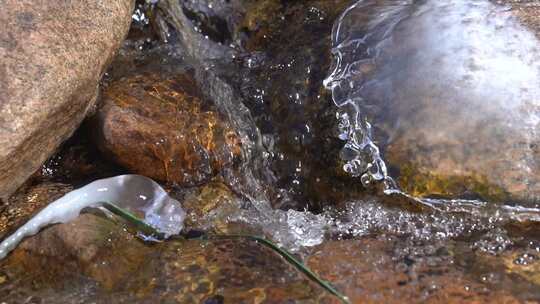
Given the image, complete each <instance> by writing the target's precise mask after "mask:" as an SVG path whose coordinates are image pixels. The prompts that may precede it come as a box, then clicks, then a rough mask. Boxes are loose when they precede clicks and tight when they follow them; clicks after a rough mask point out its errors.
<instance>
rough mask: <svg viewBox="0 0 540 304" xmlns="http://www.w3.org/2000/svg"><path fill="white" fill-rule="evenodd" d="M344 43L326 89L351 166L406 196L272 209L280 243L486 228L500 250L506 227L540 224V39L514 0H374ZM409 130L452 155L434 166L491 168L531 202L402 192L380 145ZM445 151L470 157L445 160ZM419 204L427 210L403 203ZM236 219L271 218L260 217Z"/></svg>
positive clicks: (351, 16)
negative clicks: (510, 5) (339, 207)
mask: <svg viewBox="0 0 540 304" xmlns="http://www.w3.org/2000/svg"><path fill="white" fill-rule="evenodd" d="M332 43H333V54H334V56H335V62H334V66H333V69H332V71H331V73H330V75H329V76H328V78H327V79H326V80H325V86H326V87H327V88H328V89H330V90H331V91H332V97H333V101H334V103H335V104H336V105H337V106H338V113H337V117H338V119H339V122H340V123H339V138H340V139H342V140H343V141H344V142H345V144H344V147H343V149H342V153H341V156H342V158H343V160H344V161H345V162H346V164H345V165H344V170H345V171H346V172H348V173H350V174H351V175H352V176H354V177H360V181H361V182H362V183H363V184H364V185H366V186H369V185H370V184H373V183H380V182H382V183H384V185H385V187H384V189H385V194H386V195H388V196H390V197H391V198H390V200H395V204H394V205H393V206H392V205H388V204H383V203H381V202H380V199H372V200H370V199H368V200H365V199H362V200H361V201H356V202H350V203H349V204H347V208H346V211H339V212H336V211H332V210H330V209H329V210H328V211H327V212H325V213H323V214H320V215H317V216H315V215H311V214H309V213H307V212H305V213H301V212H296V211H288V212H282V211H279V210H278V211H267V212H265V214H266V215H268V214H269V213H268V212H271V213H272V215H271V216H270V218H271V219H272V221H271V222H268V221H266V222H265V223H266V224H265V225H266V227H267V229H265V230H267V231H268V232H269V233H270V234H272V235H273V237H274V238H275V239H276V240H278V241H280V242H281V243H282V244H285V245H288V246H289V247H290V248H293V249H295V248H298V246H300V247H301V246H305V245H312V244H318V243H320V242H322V240H323V238H322V235H324V234H325V233H330V234H332V235H341V236H344V235H352V236H359V235H364V234H369V233H372V232H374V231H379V232H386V233H397V234H403V235H409V236H412V237H413V238H415V239H425V240H428V239H431V240H435V239H450V238H456V237H464V236H471V235H473V234H477V233H478V232H480V233H481V234H484V233H485V232H486V231H490V230H493V231H496V232H492V233H491V234H489V236H486V237H488V238H490V239H493V242H491V241H490V242H478V243H477V245H478V246H480V247H482V245H481V244H484V245H485V248H483V249H485V250H486V251H493V248H503V249H504V248H506V247H507V245H508V244H511V243H512V241H511V240H509V239H508V238H507V237H503V236H502V235H505V234H506V232H505V230H504V228H501V227H503V226H505V225H508V224H511V223H520V222H521V223H524V222H537V221H539V220H540V209H538V195H539V194H540V192H539V191H538V189H539V185H540V184H539V183H538V170H539V168H540V167H539V159H538V155H537V154H538V153H537V151H536V150H535V149H537V148H536V146H537V144H538V142H539V137H538V134H537V130H538V127H539V122H540V111H539V109H540V108H539V106H540V103H539V101H540V98H539V97H540V43H539V41H538V39H537V38H536V37H535V35H534V33H533V32H531V31H530V30H529V29H527V28H526V27H524V26H522V25H521V24H520V23H519V22H518V21H517V20H516V18H515V16H512V15H511V14H509V13H508V10H507V7H505V6H500V5H496V4H493V3H492V2H490V1H484V0H479V1H466V0H452V1H444V2H442V1H375V0H362V1H358V2H357V3H355V4H354V5H353V6H351V7H349V8H348V9H347V10H346V11H345V12H344V13H343V14H342V16H341V17H340V18H339V19H338V20H337V21H336V23H335V25H334V32H333V35H332ZM375 130H377V131H380V132H379V133H376V131H375ZM411 133H412V134H413V135H410V134H411ZM416 134H418V135H417V136H416ZM415 136H416V137H415ZM402 138H408V139H410V141H408V142H407V141H405V143H403V142H402V144H404V145H405V144H408V145H418V146H420V145H421V144H418V142H422V141H424V142H425V141H427V142H429V143H430V145H432V146H430V149H427V148H425V149H424V150H421V149H420V148H419V151H418V152H419V154H421V153H423V154H428V155H429V154H430V153H431V154H434V155H437V154H441V155H443V157H442V160H440V162H441V165H438V166H435V167H434V168H433V171H437V170H443V171H444V170H446V171H453V170H454V171H457V172H460V171H467V170H471V171H475V172H476V171H480V172H481V173H482V174H487V175H488V176H490V178H488V180H496V181H497V182H498V181H500V185H503V186H506V187H508V188H512V187H517V188H519V189H522V191H521V192H520V193H519V195H521V194H523V195H521V197H522V198H523V197H524V198H525V199H524V201H526V204H525V205H519V204H515V203H513V202H512V201H506V202H505V203H502V204H501V203H498V202H492V201H489V202H486V201H482V200H477V199H473V200H471V199H457V198H456V199H445V200H443V199H427V198H415V197H413V196H411V195H409V194H406V193H403V192H401V191H400V190H399V189H398V188H397V186H396V185H395V183H394V181H393V179H392V177H390V176H389V173H388V170H387V164H386V163H385V160H384V157H383V154H382V153H381V148H380V147H379V143H383V144H384V145H390V146H391V145H392V144H395V143H400V140H402ZM402 141H403V140H402ZM433 147H438V148H433ZM383 148H384V147H383ZM426 150H427V152H426ZM445 155H447V156H445ZM464 155H466V157H465V156H464ZM444 157H447V158H450V159H453V160H456V159H457V161H461V162H462V163H461V164H453V167H452V165H451V166H449V165H446V166H445V165H443V163H444V162H445V160H444ZM426 158H428V159H430V156H428V157H426ZM433 159H436V158H433ZM430 160H431V159H430ZM394 165H395V164H394ZM397 165H399V164H397ZM491 177H492V179H491ZM494 184H495V183H494ZM515 184H518V186H516V185H515ZM510 191H512V189H511V190H510ZM378 200H379V203H377V201H378ZM408 203H412V204H413V205H416V206H417V207H419V208H423V210H424V211H423V212H420V213H417V212H410V211H407V210H404V209H403V208H399V207H397V206H399V205H400V204H401V205H402V206H404V205H403V204H408ZM235 218H236V219H242V218H243V219H247V221H249V222H252V223H253V222H260V221H261V220H262V219H261V217H260V216H257V215H256V214H250V215H249V216H247V215H242V214H238V215H236V217H235ZM496 228H497V229H496ZM497 231H498V232H497ZM494 242H495V243H497V242H498V243H500V244H499V245H500V246H498V245H494V244H493V243H494ZM475 244H476V243H475ZM488 244H489V245H488ZM490 248H491V249H490Z"/></svg>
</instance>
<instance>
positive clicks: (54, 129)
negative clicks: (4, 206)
mask: <svg viewBox="0 0 540 304" xmlns="http://www.w3.org/2000/svg"><path fill="white" fill-rule="evenodd" d="M133 2H134V1H132V0H113V1H95V0H92V1H38V2H36V1H31V0H22V1H19V0H7V1H3V2H2V10H1V11H0V24H2V26H3V28H2V31H1V32H0V58H1V60H0V92H1V94H0V198H7V196H9V195H10V194H11V193H12V192H13V191H14V190H15V189H16V188H17V187H19V186H20V185H21V184H22V183H23V182H24V181H25V180H26V179H27V178H28V176H30V175H31V174H32V173H33V172H34V171H36V169H38V168H39V166H40V165H41V164H42V163H43V162H44V161H45V160H46V159H47V158H48V157H49V156H50V155H51V154H52V152H53V151H54V150H55V149H56V148H57V147H58V146H59V145H60V143H61V142H62V141H64V140H65V139H66V138H67V137H68V136H69V135H71V133H72V132H73V131H74V130H75V128H76V127H77V126H78V125H79V123H80V122H81V120H82V119H83V118H84V117H85V115H86V113H87V112H88V110H89V109H90V108H91V107H92V105H93V104H94V101H95V97H96V93H97V85H98V81H99V80H100V78H101V75H102V73H103V71H104V68H105V67H106V65H107V63H108V61H109V60H110V59H111V57H112V55H113V53H114V52H115V51H116V49H117V48H118V47H119V46H120V43H121V42H122V40H123V38H124V35H125V34H126V32H127V30H128V26H129V23H130V21H131V18H130V17H131V12H132V10H133Z"/></svg>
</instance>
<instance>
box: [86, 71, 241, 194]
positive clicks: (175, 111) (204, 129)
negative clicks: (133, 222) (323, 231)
mask: <svg viewBox="0 0 540 304" xmlns="http://www.w3.org/2000/svg"><path fill="white" fill-rule="evenodd" d="M93 120H94V121H95V122H94V124H93V126H94V128H95V129H96V130H97V132H96V133H97V134H96V138H97V139H96V143H97V145H98V146H99V147H100V148H101V150H102V151H103V152H104V153H105V155H107V156H109V157H110V158H111V159H113V160H114V161H116V162H117V163H118V164H120V165H122V166H124V167H126V168H127V169H129V170H130V171H131V172H135V173H138V174H141V175H145V176H149V177H151V178H154V179H156V180H160V181H165V182H172V183H176V184H179V185H184V186H185V185H196V184H200V183H202V182H204V181H207V180H209V179H210V178H211V177H213V176H214V175H216V174H218V173H219V172H220V171H221V170H222V168H224V167H226V166H231V165H232V164H233V162H234V161H235V160H238V159H239V158H240V157H241V146H240V145H241V143H240V141H239V139H238V136H237V134H236V133H235V131H234V130H233V129H232V128H231V127H230V125H228V123H227V122H226V121H225V120H224V119H223V117H220V115H219V114H218V113H217V112H216V111H215V110H213V109H212V104H211V103H208V102H205V101H204V100H203V99H202V94H201V92H200V90H199V88H198V86H197V84H196V82H195V80H194V79H193V78H192V77H191V76H190V75H188V74H176V75H175V74H173V75H162V74H157V73H144V74H141V75H133V76H128V77H125V78H122V79H120V80H117V81H113V82H112V83H110V84H109V85H108V87H107V89H106V90H105V91H104V92H103V98H102V102H101V106H100V108H99V110H98V113H97V115H96V117H95V118H94V119H93Z"/></svg>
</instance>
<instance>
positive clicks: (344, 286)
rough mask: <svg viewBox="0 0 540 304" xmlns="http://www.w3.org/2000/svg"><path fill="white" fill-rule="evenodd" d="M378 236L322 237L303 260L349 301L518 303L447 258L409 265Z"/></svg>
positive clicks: (413, 262) (502, 291) (419, 261)
mask: <svg viewBox="0 0 540 304" xmlns="http://www.w3.org/2000/svg"><path fill="white" fill-rule="evenodd" d="M381 239H382V238H381ZM381 239H369V238H366V239H362V240H348V241H331V242H326V243H324V244H323V245H321V246H320V247H319V248H318V249H317V250H316V251H315V252H313V253H312V254H311V255H310V257H309V258H308V261H307V263H306V264H307V265H308V266H309V267H311V269H312V270H313V271H315V272H317V273H318V274H319V275H320V276H321V277H322V278H323V279H326V280H328V281H330V282H332V284H333V285H334V286H335V287H336V288H338V289H339V290H340V291H342V292H343V293H345V294H346V295H347V296H348V297H349V298H350V300H351V302H352V303H520V301H519V300H518V299H516V298H515V297H513V296H512V295H511V294H510V293H509V292H507V291H505V290H489V288H488V286H487V285H484V284H481V283H479V282H476V281H474V280H472V279H471V278H470V277H469V276H467V275H466V273H465V271H463V270H460V269H459V268H456V267H455V265H454V264H453V262H452V259H449V258H448V257H442V258H440V257H437V256H435V255H433V256H431V257H425V260H424V261H422V260H421V259H416V260H410V261H409V264H411V265H408V264H407V263H405V262H402V260H400V259H397V258H396V256H395V252H394V250H395V248H394V246H395V245H392V243H391V242H387V241H383V240H381ZM412 250H414V249H411V251H412ZM406 259H408V258H406Z"/></svg>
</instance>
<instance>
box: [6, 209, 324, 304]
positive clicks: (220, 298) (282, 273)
mask: <svg viewBox="0 0 540 304" xmlns="http://www.w3.org/2000/svg"><path fill="white" fill-rule="evenodd" d="M36 270H39V271H36ZM0 279H1V280H2V281H0V297H1V298H2V300H3V301H8V302H16V303H18V301H23V300H26V299H29V298H33V299H35V300H41V301H42V302H89V301H95V302H102V303H111V302H112V303H129V302H131V303H133V301H136V302H145V303H146V302H152V303H164V302H166V303H256V302H257V301H262V300H264V301H265V303H284V302H287V301H299V302H302V303H315V302H316V301H315V299H316V298H317V297H318V296H326V297H329V296H328V295H326V294H325V293H324V291H323V290H322V289H320V288H319V287H318V286H316V285H314V284H312V283H311V282H310V281H308V280H307V279H306V278H305V277H303V276H302V275H301V274H300V273H299V272H298V271H297V270H296V269H295V268H293V267H292V266H290V265H288V264H287V263H286V262H285V261H284V260H283V259H282V258H280V257H279V256H278V255H276V254H275V253H274V252H272V251H271V250H269V249H268V248H266V247H263V246H261V245H260V244H258V243H256V242H253V241H246V240H241V239H238V240H213V241H200V240H187V241H171V242H164V243H158V244H153V245H152V246H148V245H145V244H144V243H142V242H141V241H139V240H137V239H136V238H135V237H134V236H133V235H132V234H131V233H129V232H128V231H126V230H124V229H121V226H119V225H116V224H115V223H114V222H111V221H110V220H107V219H105V218H102V217H98V216H96V215H93V214H85V215H82V216H80V217H79V218H77V219H76V220H74V221H73V222H71V223H68V224H60V225H56V226H53V227H50V228H49V229H47V230H45V231H43V232H42V233H40V234H38V235H36V236H34V237H32V238H30V239H28V240H26V241H24V242H23V243H22V244H21V246H20V247H19V248H17V249H16V250H15V251H14V252H13V253H12V255H10V256H9V257H8V258H7V259H6V260H4V261H2V262H0ZM205 301H207V302H205ZM213 301H217V302H213Z"/></svg>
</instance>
